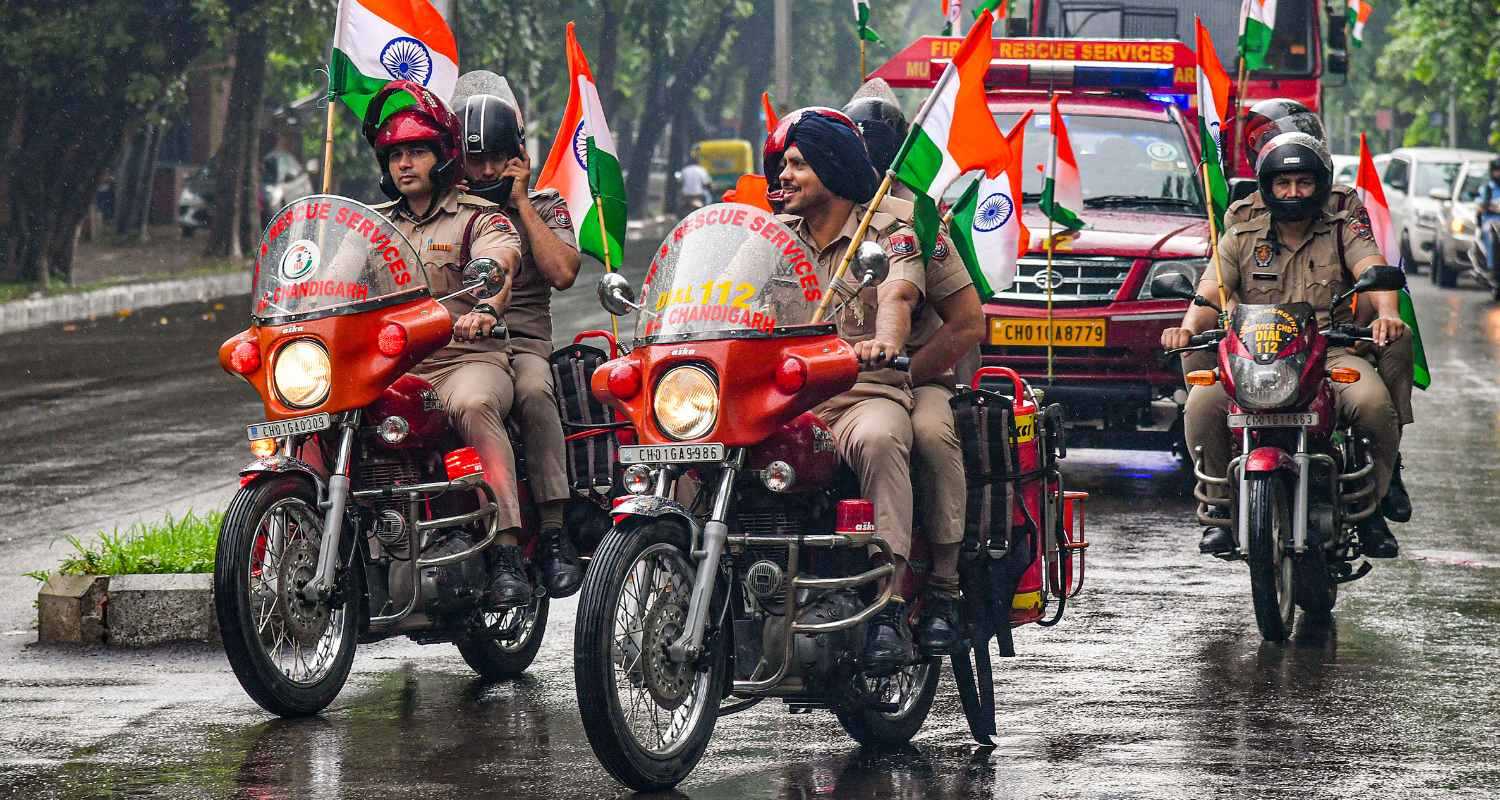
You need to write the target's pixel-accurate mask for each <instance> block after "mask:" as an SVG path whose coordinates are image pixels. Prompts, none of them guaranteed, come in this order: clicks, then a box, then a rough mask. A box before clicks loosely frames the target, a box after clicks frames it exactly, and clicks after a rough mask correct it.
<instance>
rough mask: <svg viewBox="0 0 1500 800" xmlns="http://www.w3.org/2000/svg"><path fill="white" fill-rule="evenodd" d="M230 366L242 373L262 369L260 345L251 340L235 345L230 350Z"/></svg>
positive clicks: (246, 373)
mask: <svg viewBox="0 0 1500 800" xmlns="http://www.w3.org/2000/svg"><path fill="white" fill-rule="evenodd" d="M229 368H230V369H232V370H234V371H235V372H238V373H239V374H241V375H249V374H250V373H252V372H254V371H256V370H258V369H260V345H259V344H258V343H256V342H252V341H249V340H245V341H242V342H240V343H239V344H237V345H235V346H234V349H233V350H231V351H229Z"/></svg>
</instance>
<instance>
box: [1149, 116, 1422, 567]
mask: <svg viewBox="0 0 1500 800" xmlns="http://www.w3.org/2000/svg"><path fill="white" fill-rule="evenodd" d="M1257 180H1258V181H1259V183H1260V191H1261V193H1262V197H1263V198H1264V201H1265V204H1266V206H1267V208H1268V210H1269V213H1268V214H1264V215H1260V216H1255V217H1252V218H1251V219H1249V220H1247V221H1245V222H1241V223H1239V224H1238V225H1235V226H1234V227H1232V228H1230V229H1229V230H1228V231H1227V232H1226V233H1225V235H1224V238H1223V239H1222V240H1221V241H1220V242H1219V252H1218V262H1219V270H1220V271H1222V273H1223V288H1224V293H1225V296H1226V297H1227V298H1228V303H1229V306H1230V308H1233V306H1234V305H1235V304H1237V303H1240V302H1245V303H1254V304H1272V303H1294V302H1306V303H1309V304H1311V305H1312V306H1313V308H1314V309H1315V310H1316V312H1317V319H1318V325H1319V326H1320V327H1326V326H1328V325H1329V324H1330V322H1332V323H1335V324H1347V323H1352V322H1353V321H1354V316H1353V312H1352V310H1351V309H1350V308H1349V307H1348V306H1347V305H1341V306H1338V307H1336V308H1332V309H1330V303H1331V302H1332V301H1333V299H1334V298H1335V297H1336V296H1338V295H1339V294H1341V293H1342V292H1344V291H1346V290H1347V289H1348V288H1349V287H1350V286H1351V285H1352V284H1353V283H1354V280H1355V279H1356V278H1358V276H1359V275H1360V274H1362V273H1363V272H1364V271H1365V270H1367V269H1369V268H1370V267H1373V266H1377V265H1382V264H1384V263H1385V258H1384V257H1383V256H1381V254H1380V249H1379V248H1378V247H1377V246H1376V244H1375V237H1374V235H1373V234H1372V233H1371V232H1370V227H1369V225H1368V224H1366V223H1365V222H1363V221H1362V220H1361V219H1350V218H1349V215H1348V214H1349V212H1340V213H1338V214H1333V213H1330V212H1329V211H1328V210H1327V208H1326V204H1327V201H1328V194H1329V191H1330V190H1331V187H1332V182H1333V162H1332V158H1331V157H1330V156H1329V155H1328V150H1327V148H1325V147H1324V146H1323V144H1322V143H1321V142H1319V141H1318V140H1317V139H1315V138H1313V137H1312V136H1308V135H1307V134H1305V133H1284V134H1281V135H1279V136H1277V137H1275V138H1274V139H1272V140H1271V141H1269V142H1268V143H1267V144H1266V146H1265V148H1263V149H1262V151H1261V153H1260V159H1259V163H1258V167H1257ZM1341 249H1342V251H1343V253H1344V259H1343V263H1346V264H1347V265H1348V267H1347V269H1346V268H1345V267H1344V266H1343V264H1341V260H1340V258H1339V252H1340V250H1341ZM1215 272H1216V271H1215V270H1214V269H1213V268H1210V269H1209V270H1208V271H1207V272H1205V273H1204V276H1203V279H1202V281H1201V282H1200V283H1199V284H1198V293H1199V294H1200V295H1202V296H1203V297H1206V298H1210V299H1216V298H1218V297H1219V286H1220V284H1219V280H1218V278H1217V276H1216V274H1215ZM1364 297H1365V298H1367V299H1368V300H1369V302H1370V303H1372V305H1373V307H1374V308H1375V311H1376V318H1375V320H1374V322H1373V323H1372V324H1371V328H1372V331H1373V338H1374V339H1375V343H1376V346H1377V347H1385V346H1387V345H1388V344H1389V343H1391V342H1394V341H1396V340H1397V339H1400V338H1401V337H1404V336H1406V335H1407V330H1406V325H1405V323H1403V322H1402V321H1401V318H1400V315H1399V312H1398V306H1397V298H1396V293H1395V292H1370V293H1367V294H1365V295H1364ZM1226 310H1228V309H1226ZM1216 324H1217V320H1216V314H1215V312H1214V310H1213V309H1212V308H1207V307H1202V306H1197V305H1194V306H1192V307H1190V308H1189V310H1188V312H1187V314H1186V315H1185V316H1184V317H1183V320H1182V327H1179V328H1168V329H1166V330H1165V331H1163V332H1162V336H1161V344H1162V347H1164V348H1178V347H1186V346H1187V345H1188V344H1189V339H1190V337H1191V336H1193V335H1194V334H1196V333H1201V332H1203V331H1205V330H1208V329H1210V328H1213V327H1216ZM1328 366H1329V368H1336V367H1346V368H1351V369H1354V370H1356V371H1357V372H1358V373H1359V375H1360V380H1358V381H1356V382H1354V383H1347V384H1334V390H1335V396H1336V401H1337V405H1338V411H1339V415H1340V417H1341V418H1342V419H1344V420H1347V421H1348V422H1349V423H1350V424H1351V425H1352V426H1353V427H1354V429H1355V431H1356V432H1357V433H1358V434H1359V435H1360V436H1362V437H1364V438H1367V439H1369V440H1370V442H1371V453H1370V457H1371V460H1372V461H1373V462H1374V476H1375V484H1376V486H1375V489H1376V492H1377V493H1378V494H1379V495H1380V496H1382V497H1383V496H1384V495H1385V492H1386V490H1387V488H1388V486H1389V484H1390V479H1391V472H1392V469H1393V467H1394V462H1395V458H1396V450H1397V447H1398V446H1399V444H1400V434H1401V426H1400V419H1399V417H1398V415H1397V412H1396V409H1395V407H1394V406H1393V405H1392V403H1391V398H1390V394H1389V392H1387V390H1386V388H1385V384H1383V383H1381V382H1380V381H1379V380H1378V379H1377V376H1376V374H1375V369H1374V367H1373V366H1372V365H1371V364H1370V363H1369V362H1368V361H1366V360H1365V359H1363V358H1361V357H1359V356H1357V355H1355V354H1353V353H1351V352H1349V351H1347V350H1346V349H1344V348H1330V349H1329V351H1328ZM1228 409H1229V397H1228V395H1227V394H1226V393H1225V392H1224V388H1223V384H1221V383H1214V384H1212V385H1209V386H1195V387H1193V389H1192V391H1191V392H1189V393H1188V401H1187V411H1186V417H1185V420H1184V422H1185V427H1186V435H1187V443H1188V450H1189V452H1190V453H1192V454H1193V456H1194V458H1196V459H1198V468H1199V470H1201V471H1202V472H1204V473H1206V474H1208V475H1215V476H1223V475H1225V474H1226V473H1227V472H1228V466H1229V454H1230V446H1231V439H1230V433H1229V426H1228V419H1227V416H1228ZM1200 447H1201V448H1202V450H1201V451H1200V450H1199V449H1198V448H1200ZM1205 490H1206V491H1207V493H1208V494H1209V496H1214V497H1222V496H1223V492H1224V488H1223V487H1221V486H1208V487H1205ZM1225 523H1226V524H1225V525H1223V526H1213V527H1210V528H1208V529H1207V530H1205V531H1204V533H1203V540H1202V542H1200V543H1199V549H1200V550H1201V551H1202V552H1204V553H1224V552H1229V551H1231V550H1233V548H1234V546H1235V543H1234V536H1233V534H1232V532H1231V531H1230V530H1229V528H1228V525H1227V523H1228V520H1227V519H1226V520H1225ZM1359 538H1360V547H1361V549H1362V550H1363V551H1364V553H1365V555H1367V556H1370V557H1374V558H1391V557H1394V556H1395V555H1396V554H1397V552H1398V545H1397V542H1396V537H1394V536H1392V535H1391V532H1390V528H1389V527H1387V526H1386V524H1385V520H1384V519H1382V518H1381V516H1380V515H1373V516H1371V517H1369V518H1368V519H1366V520H1364V521H1363V522H1361V523H1360V524H1359Z"/></svg>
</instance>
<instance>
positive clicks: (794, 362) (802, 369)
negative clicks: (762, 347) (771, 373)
mask: <svg viewBox="0 0 1500 800" xmlns="http://www.w3.org/2000/svg"><path fill="white" fill-rule="evenodd" d="M806 385H807V365H806V364H804V363H802V359H799V358H792V357H790V356H788V357H787V359H786V360H785V361H783V362H781V366H779V367H777V368H776V388H777V389H780V390H781V391H782V392H783V393H785V394H796V393H797V392H800V391H802V387H803V386H806Z"/></svg>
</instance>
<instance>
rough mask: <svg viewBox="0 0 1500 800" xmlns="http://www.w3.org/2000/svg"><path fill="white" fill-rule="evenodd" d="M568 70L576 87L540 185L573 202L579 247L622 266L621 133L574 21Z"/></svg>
mask: <svg viewBox="0 0 1500 800" xmlns="http://www.w3.org/2000/svg"><path fill="white" fill-rule="evenodd" d="M568 72H569V74H570V75H571V76H572V81H571V83H572V91H571V92H570V93H569V94H568V104H567V106H566V107H565V108H564V109H563V119H562V127H560V128H558V131H557V138H556V139H554V140H553V141H552V151H551V152H550V153H548V154H547V162H546V163H545V164H543V165H542V171H541V173H540V174H539V175H538V176H537V179H536V185H537V188H538V189H541V188H551V189H556V190H557V191H558V192H559V193H560V194H562V196H563V199H564V200H565V201H567V204H568V213H569V214H570V215H571V216H572V217H573V227H574V229H575V230H576V231H577V232H578V248H579V249H580V250H582V251H583V252H585V253H588V254H589V255H591V256H593V257H594V258H597V259H599V260H600V261H602V262H604V264H605V265H606V266H608V267H609V268H610V269H619V268H620V259H621V256H622V249H621V248H622V245H623V243H624V241H625V181H624V178H623V177H622V174H621V172H620V158H619V155H618V153H617V151H616V149H615V137H614V136H613V135H612V134H611V133H610V132H609V125H608V123H607V122H606V121H605V119H604V107H603V106H601V105H600V104H599V90H598V88H597V87H596V85H595V84H594V73H593V71H592V70H590V69H589V61H588V58H587V57H586V56H585V55H584V54H583V48H582V47H579V46H578V39H577V37H576V36H575V35H574V33H573V23H571V22H569V23H568Z"/></svg>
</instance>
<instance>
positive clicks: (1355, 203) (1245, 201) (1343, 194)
mask: <svg viewBox="0 0 1500 800" xmlns="http://www.w3.org/2000/svg"><path fill="white" fill-rule="evenodd" d="M1364 207H1365V204H1364V203H1362V202H1360V199H1359V194H1358V193H1357V192H1356V191H1355V190H1354V187H1353V186H1349V185H1346V184H1342V183H1336V184H1334V185H1333V190H1332V191H1330V192H1329V193H1328V202H1326V203H1324V204H1323V210H1324V211H1326V212H1328V213H1329V214H1337V213H1339V212H1340V211H1348V212H1349V214H1350V216H1351V217H1354V216H1358V214H1359V211H1360V210H1361V209H1363V208H1364ZM1267 211H1269V209H1267V208H1266V201H1265V200H1264V199H1263V198H1262V197H1261V196H1260V192H1259V191H1256V192H1254V193H1252V194H1251V195H1250V196H1249V197H1244V198H1241V199H1239V200H1236V201H1234V203H1232V204H1231V205H1230V206H1229V210H1228V211H1227V212H1225V214H1224V226H1225V227H1226V228H1232V227H1234V226H1235V225H1238V224H1240V223H1241V222H1246V221H1248V220H1249V219H1250V218H1251V217H1258V216H1260V215H1262V214H1265V213H1267Z"/></svg>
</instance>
